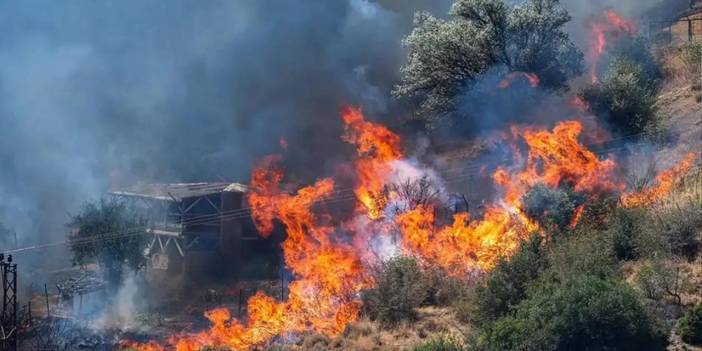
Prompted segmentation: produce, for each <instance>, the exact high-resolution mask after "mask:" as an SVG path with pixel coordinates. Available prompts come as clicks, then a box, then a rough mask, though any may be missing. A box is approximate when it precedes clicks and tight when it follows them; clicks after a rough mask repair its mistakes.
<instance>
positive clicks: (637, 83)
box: [580, 58, 657, 135]
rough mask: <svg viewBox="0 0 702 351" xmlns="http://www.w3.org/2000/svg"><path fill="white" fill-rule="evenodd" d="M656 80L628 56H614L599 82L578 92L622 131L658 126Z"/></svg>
mask: <svg viewBox="0 0 702 351" xmlns="http://www.w3.org/2000/svg"><path fill="white" fill-rule="evenodd" d="M656 94H657V83H656V81H655V80H654V79H652V78H651V77H649V76H648V75H647V73H646V71H645V70H644V68H643V67H642V66H641V65H640V64H638V63H636V62H633V61H631V60H629V59H626V58H619V59H616V60H615V61H614V62H613V63H612V65H611V67H610V68H609V71H608V73H607V74H606V75H605V77H604V79H603V80H602V82H601V83H596V84H593V85H591V86H589V87H587V88H585V89H584V90H583V91H582V92H581V94H580V95H581V97H582V98H583V100H584V101H586V102H587V103H588V104H589V105H590V108H591V110H592V112H593V113H595V114H597V115H598V116H599V117H600V118H603V119H605V120H606V121H607V122H609V124H611V125H612V126H613V127H614V128H616V129H617V130H618V131H619V132H621V133H623V134H627V135H629V134H636V133H641V132H644V131H648V130H652V129H656V128H657V126H656V125H657V116H656V109H655V107H654V104H655V102H656Z"/></svg>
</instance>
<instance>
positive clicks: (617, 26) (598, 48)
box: [588, 9, 638, 83]
mask: <svg viewBox="0 0 702 351" xmlns="http://www.w3.org/2000/svg"><path fill="white" fill-rule="evenodd" d="M589 26H590V30H591V32H592V33H591V35H592V37H591V38H590V49H589V53H588V61H589V63H590V77H591V79H592V82H593V83H597V81H598V78H597V64H598V63H599V61H600V58H601V57H602V54H603V53H604V52H605V50H606V49H607V48H609V47H611V45H612V39H614V38H617V37H620V36H622V35H627V36H629V37H633V36H635V35H636V32H637V31H638V28H637V26H636V24H635V23H634V22H632V21H630V20H628V19H626V18H624V17H622V16H620V15H619V14H618V13H617V12H616V11H614V10H612V9H607V10H604V11H603V12H602V13H601V14H600V16H599V17H598V18H595V19H592V20H591V21H590V22H589Z"/></svg>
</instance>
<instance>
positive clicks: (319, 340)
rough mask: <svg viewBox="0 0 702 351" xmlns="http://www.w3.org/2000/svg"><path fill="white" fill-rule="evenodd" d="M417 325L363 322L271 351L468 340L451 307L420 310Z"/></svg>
mask: <svg viewBox="0 0 702 351" xmlns="http://www.w3.org/2000/svg"><path fill="white" fill-rule="evenodd" d="M417 314H418V318H417V320H416V321H415V322H414V323H405V324H401V325H399V326H397V327H394V328H392V329H386V328H383V327H381V325H380V324H379V323H376V322H373V321H370V320H368V319H367V318H364V319H361V320H360V321H358V322H356V323H352V324H350V325H349V326H347V327H346V330H345V331H344V333H343V334H341V335H339V336H337V337H334V338H327V337H326V336H324V335H320V334H307V335H305V336H303V337H302V338H300V339H299V340H298V341H297V342H296V343H284V342H281V343H277V344H273V345H270V346H269V347H268V348H267V350H269V351H274V350H275V351H283V350H285V351H302V350H313V351H315V350H319V351H321V350H373V351H392V350H408V349H411V348H413V347H415V346H417V345H419V344H422V343H423V342H425V341H427V340H429V339H431V338H433V337H437V336H440V335H444V336H448V337H451V338H453V339H456V340H458V341H463V340H465V335H466V333H467V331H466V330H465V329H464V328H465V326H464V325H461V323H459V322H458V321H457V320H456V317H455V315H454V313H453V312H452V311H451V310H450V309H448V308H437V307H424V308H420V309H418V310H417Z"/></svg>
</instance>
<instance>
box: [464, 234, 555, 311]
mask: <svg viewBox="0 0 702 351" xmlns="http://www.w3.org/2000/svg"><path fill="white" fill-rule="evenodd" d="M545 268H546V253H545V250H544V246H543V239H542V238H541V236H540V235H537V234H535V235H533V236H532V237H531V239H529V240H528V241H525V242H523V243H522V244H521V246H520V248H519V250H518V251H517V252H516V253H515V254H514V256H512V258H511V259H510V260H505V259H503V260H501V261H500V262H499V263H498V264H497V266H496V267H495V268H494V269H493V271H492V272H491V273H490V275H489V276H488V277H487V280H486V281H485V283H484V284H482V285H480V286H478V287H477V288H476V290H475V294H474V295H473V297H472V300H473V301H472V306H474V307H473V310H472V311H470V310H468V309H470V308H471V304H470V303H467V305H462V306H459V307H460V310H459V311H460V313H459V314H461V315H463V316H465V315H472V316H471V317H470V320H471V321H472V322H474V323H476V324H477V325H486V324H489V323H491V322H492V321H495V320H497V319H498V318H500V317H502V316H504V315H506V314H507V313H509V311H510V310H511V309H512V308H513V307H514V306H516V305H517V304H519V303H520V302H521V301H522V300H523V299H524V298H525V297H526V293H527V288H528V287H529V284H531V282H533V281H534V280H535V279H537V278H538V277H539V274H540V273H541V272H542V271H543V270H544V269H545ZM460 317H461V316H460V315H459V318H460Z"/></svg>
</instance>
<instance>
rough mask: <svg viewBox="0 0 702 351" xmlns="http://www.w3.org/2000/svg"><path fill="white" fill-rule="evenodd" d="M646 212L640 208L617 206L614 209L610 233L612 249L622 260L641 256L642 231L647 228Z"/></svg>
mask: <svg viewBox="0 0 702 351" xmlns="http://www.w3.org/2000/svg"><path fill="white" fill-rule="evenodd" d="M646 221H647V217H646V214H645V213H644V212H643V211H642V210H640V209H636V208H634V209H627V208H616V209H614V210H613V213H612V216H611V220H610V227H609V234H610V236H611V238H612V250H613V251H614V254H615V255H616V257H617V258H618V259H620V260H633V259H637V258H639V257H640V256H641V250H640V246H641V244H642V243H641V237H640V236H641V233H642V232H643V231H644V230H645V229H644V226H645V224H646Z"/></svg>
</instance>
